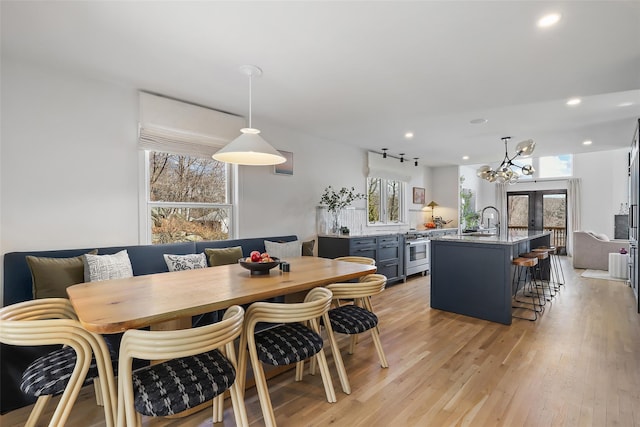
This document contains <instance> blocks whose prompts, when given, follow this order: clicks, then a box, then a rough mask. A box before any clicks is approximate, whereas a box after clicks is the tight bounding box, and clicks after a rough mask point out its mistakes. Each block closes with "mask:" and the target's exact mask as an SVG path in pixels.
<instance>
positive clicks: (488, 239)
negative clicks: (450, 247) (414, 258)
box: [433, 230, 551, 245]
mask: <svg viewBox="0 0 640 427" xmlns="http://www.w3.org/2000/svg"><path fill="white" fill-rule="evenodd" d="M550 234H551V233H550V232H549V231H543V230H509V231H508V232H507V234H506V235H500V236H499V235H497V234H491V233H487V234H483V233H468V234H454V235H451V234H450V235H444V236H438V237H433V240H446V241H451V242H465V243H484V244H490V245H514V244H517V243H522V242H526V241H529V240H533V239H537V238H540V237H543V236H546V235H550Z"/></svg>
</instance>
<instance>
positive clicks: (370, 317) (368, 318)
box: [329, 305, 378, 335]
mask: <svg viewBox="0 0 640 427" xmlns="http://www.w3.org/2000/svg"><path fill="white" fill-rule="evenodd" d="M329 320H330V321H331V327H332V328H333V330H334V331H335V332H339V333H341V334H349V335H353V334H359V333H362V332H365V331H368V330H369V329H371V328H374V327H375V326H376V325H377V324H378V317H377V316H376V315H375V314H373V313H372V312H370V311H369V310H365V309H364V308H362V307H358V306H355V305H343V306H341V307H338V308H334V309H331V310H329Z"/></svg>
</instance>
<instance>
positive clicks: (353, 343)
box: [349, 334, 358, 354]
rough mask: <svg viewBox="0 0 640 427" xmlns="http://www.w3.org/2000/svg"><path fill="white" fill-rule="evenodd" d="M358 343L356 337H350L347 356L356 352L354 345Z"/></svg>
mask: <svg viewBox="0 0 640 427" xmlns="http://www.w3.org/2000/svg"><path fill="white" fill-rule="evenodd" d="M357 343H358V335H356V334H354V335H351V338H350V339H349V354H353V352H354V351H356V344H357Z"/></svg>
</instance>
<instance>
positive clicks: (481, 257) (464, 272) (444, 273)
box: [431, 231, 550, 325]
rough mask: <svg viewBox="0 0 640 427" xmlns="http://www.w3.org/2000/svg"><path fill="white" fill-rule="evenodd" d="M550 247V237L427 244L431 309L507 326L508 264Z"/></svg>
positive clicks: (513, 235)
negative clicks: (535, 250) (428, 246)
mask: <svg viewBox="0 0 640 427" xmlns="http://www.w3.org/2000/svg"><path fill="white" fill-rule="evenodd" d="M549 243H550V233H549V232H543V231H511V232H509V233H508V234H507V235H505V236H497V235H494V234H481V233H473V234H472V235H465V234H462V235H454V236H452V235H449V236H442V237H439V238H435V239H433V240H431V307H432V308H436V309H439V310H445V311H451V312H454V313H458V314H464V315H466V316H471V317H476V318H479V319H485V320H490V321H492V322H498V323H503V324H505V325H510V324H511V294H512V287H511V286H512V284H511V282H512V278H513V274H512V271H513V270H512V266H511V261H512V260H513V258H517V257H518V255H519V254H521V253H524V252H529V251H530V250H531V249H533V248H536V247H539V246H549ZM546 274H548V271H547V272H546Z"/></svg>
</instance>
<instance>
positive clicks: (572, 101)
mask: <svg viewBox="0 0 640 427" xmlns="http://www.w3.org/2000/svg"><path fill="white" fill-rule="evenodd" d="M581 102H582V99H580V98H571V99H570V100H568V101H567V105H570V106H572V107H573V106H575V105H578V104H580V103H581Z"/></svg>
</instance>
